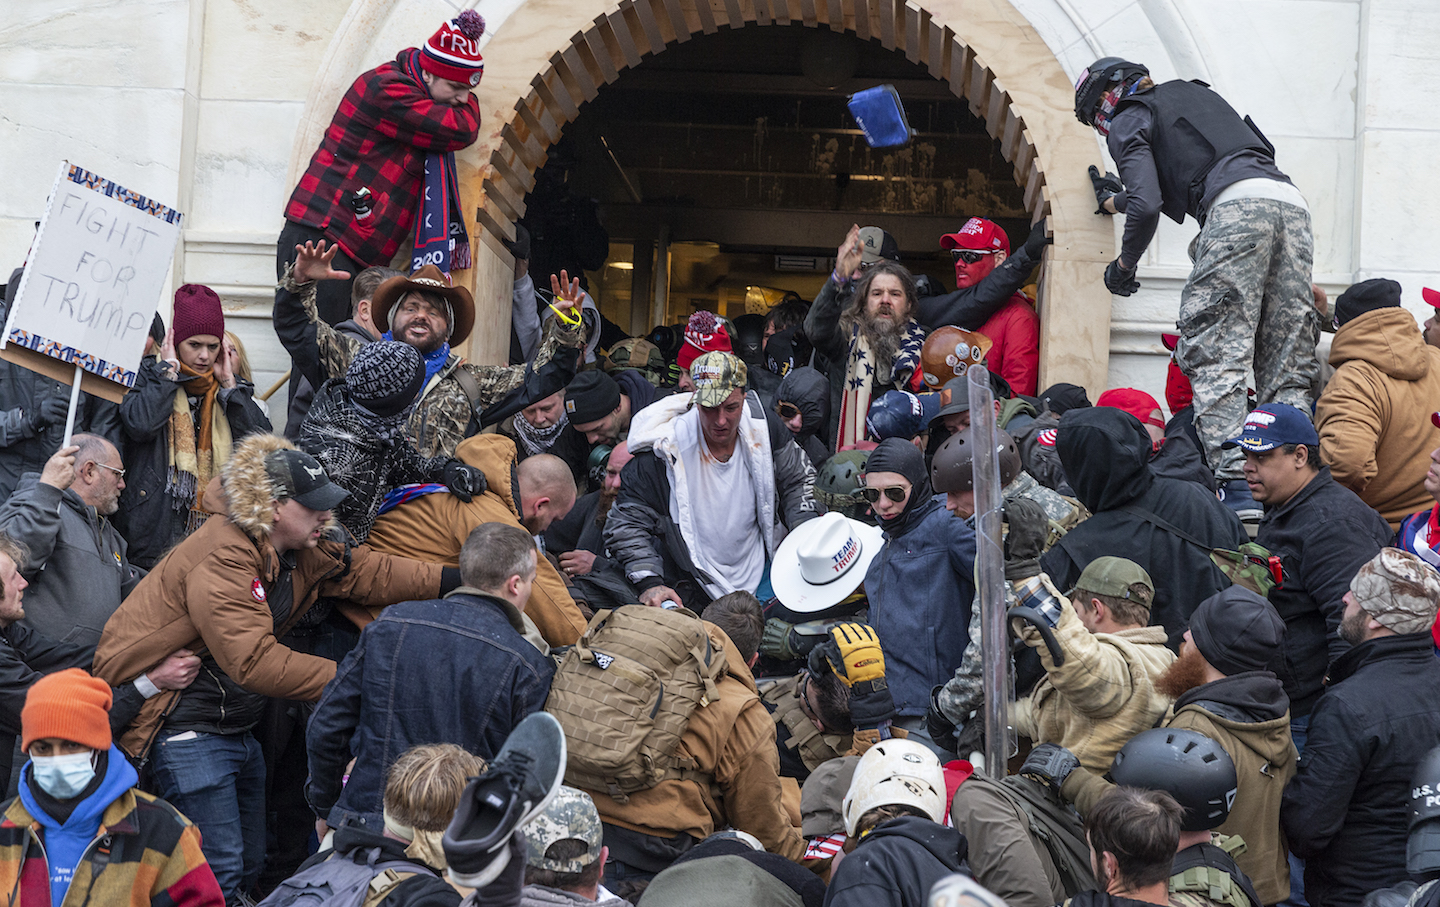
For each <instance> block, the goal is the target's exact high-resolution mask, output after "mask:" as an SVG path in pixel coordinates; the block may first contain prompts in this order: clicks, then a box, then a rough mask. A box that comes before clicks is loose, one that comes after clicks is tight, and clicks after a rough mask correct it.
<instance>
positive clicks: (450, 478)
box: [444, 460, 490, 504]
mask: <svg viewBox="0 0 1440 907" xmlns="http://www.w3.org/2000/svg"><path fill="white" fill-rule="evenodd" d="M444 482H445V487H446V488H448V489H450V493H451V494H453V495H455V497H457V498H459V499H460V500H462V501H464V502H465V503H467V504H468V503H470V499H471V498H472V497H474V496H475V495H477V494H481V493H483V492H484V491H485V489H486V488H488V487H490V486H489V485H488V484H486V482H485V473H483V472H481V471H480V470H478V469H476V468H475V467H474V466H466V465H465V464H464V463H461V462H460V461H459V460H451V461H450V462H449V463H446V464H445V473H444Z"/></svg>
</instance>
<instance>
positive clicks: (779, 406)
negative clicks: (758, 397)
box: [775, 400, 800, 419]
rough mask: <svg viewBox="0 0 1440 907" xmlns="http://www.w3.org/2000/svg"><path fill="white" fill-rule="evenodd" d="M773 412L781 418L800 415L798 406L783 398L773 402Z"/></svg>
mask: <svg viewBox="0 0 1440 907" xmlns="http://www.w3.org/2000/svg"><path fill="white" fill-rule="evenodd" d="M775 412H776V413H777V414H779V416H780V418H782V419H794V418H795V417H796V416H798V415H800V407H798V406H796V405H795V404H793V403H788V402H786V401H784V400H781V401H779V402H778V403H776V404H775Z"/></svg>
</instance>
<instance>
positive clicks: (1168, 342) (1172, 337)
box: [1160, 334, 1180, 353]
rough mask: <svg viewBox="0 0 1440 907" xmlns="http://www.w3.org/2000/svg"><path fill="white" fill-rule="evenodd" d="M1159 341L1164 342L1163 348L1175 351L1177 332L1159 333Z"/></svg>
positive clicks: (1178, 340)
mask: <svg viewBox="0 0 1440 907" xmlns="http://www.w3.org/2000/svg"><path fill="white" fill-rule="evenodd" d="M1160 342H1161V343H1163V344H1165V349H1167V350H1169V351H1170V352H1172V353H1173V352H1175V345H1176V344H1177V343H1179V342H1180V335H1179V334H1161V335H1160Z"/></svg>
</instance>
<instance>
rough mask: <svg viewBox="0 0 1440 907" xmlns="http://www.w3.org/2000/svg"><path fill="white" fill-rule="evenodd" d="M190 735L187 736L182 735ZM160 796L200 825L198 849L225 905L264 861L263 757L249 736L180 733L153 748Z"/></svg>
mask: <svg viewBox="0 0 1440 907" xmlns="http://www.w3.org/2000/svg"><path fill="white" fill-rule="evenodd" d="M178 738H188V739H178ZM151 759H152V760H153V762H152V764H153V765H154V767H155V781H156V784H158V785H159V787H160V796H162V797H164V798H165V800H166V801H168V802H169V803H170V805H171V806H173V807H175V808H176V809H178V810H180V812H182V813H184V814H185V816H186V818H188V819H189V820H190V821H191V822H194V823H195V825H196V826H197V827H199V829H200V837H201V845H200V848H201V850H202V851H203V852H204V854H205V859H206V860H207V861H209V863H210V869H211V870H212V871H213V872H214V873H215V880H216V881H217V882H219V883H220V890H221V891H222V892H224V894H225V900H226V902H227V903H231V904H233V903H236V902H237V900H238V897H237V896H238V895H239V894H240V892H241V891H243V890H244V889H245V888H246V887H248V886H249V885H251V884H253V883H254V882H255V880H256V878H258V877H259V875H260V869H261V866H262V865H263V864H264V862H265V758H264V756H263V755H261V752H260V744H259V743H258V742H256V740H255V738H254V737H253V736H252V735H250V734H249V733H245V734H235V735H226V734H199V733H197V734H194V736H190V735H189V734H179V735H171V736H170V737H169V738H168V739H165V738H162V739H161V740H159V741H157V742H156V744H155V747H154V749H153V750H151Z"/></svg>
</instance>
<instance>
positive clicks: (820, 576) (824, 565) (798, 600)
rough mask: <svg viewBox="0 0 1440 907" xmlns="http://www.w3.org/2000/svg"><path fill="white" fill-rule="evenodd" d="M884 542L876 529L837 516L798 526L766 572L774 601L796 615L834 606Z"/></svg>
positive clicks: (857, 581)
mask: <svg viewBox="0 0 1440 907" xmlns="http://www.w3.org/2000/svg"><path fill="white" fill-rule="evenodd" d="M884 544H885V533H884V532H882V531H881V530H880V528H879V527H878V526H870V525H867V524H865V523H862V522H860V521H859V520H852V519H849V518H848V517H846V516H844V515H842V514H839V513H827V514H825V515H824V516H821V517H817V518H816V519H813V520H808V521H806V522H804V523H801V524H800V525H799V526H797V527H796V528H795V529H793V530H791V532H790V534H789V535H787V536H785V539H784V540H783V541H782V542H780V547H779V548H778V549H777V550H776V551H775V561H774V563H773V564H772V565H771V568H770V585H771V587H772V588H773V589H774V591H775V597H776V598H778V599H780V604H782V605H784V606H785V607H786V608H788V609H790V610H791V611H795V612H797V613H800V614H811V613H814V612H816V611H823V610H825V609H826V608H829V607H831V606H833V605H838V604H840V602H842V601H844V600H845V598H846V597H847V596H849V595H850V593H852V592H854V591H855V590H856V588H858V587H859V585H860V583H861V582H862V581H863V580H864V579H865V571H866V570H869V569H870V562H871V561H872V560H874V559H875V555H877V554H879V553H880V549H881V547H882V546H884Z"/></svg>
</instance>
